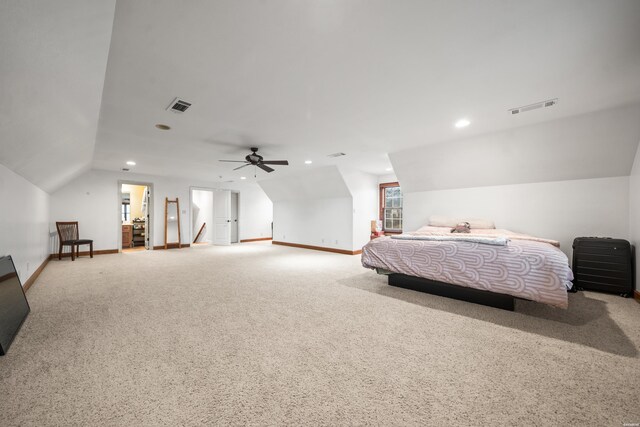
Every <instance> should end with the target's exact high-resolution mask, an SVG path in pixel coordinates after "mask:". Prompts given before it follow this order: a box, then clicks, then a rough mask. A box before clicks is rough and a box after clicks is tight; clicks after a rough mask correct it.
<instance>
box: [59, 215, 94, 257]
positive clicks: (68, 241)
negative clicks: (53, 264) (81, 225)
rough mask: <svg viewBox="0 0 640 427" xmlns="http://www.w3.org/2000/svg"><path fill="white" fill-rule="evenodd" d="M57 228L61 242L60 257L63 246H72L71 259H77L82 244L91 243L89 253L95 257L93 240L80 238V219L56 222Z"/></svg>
mask: <svg viewBox="0 0 640 427" xmlns="http://www.w3.org/2000/svg"><path fill="white" fill-rule="evenodd" d="M56 229H57V230H58V241H59V242H60V248H59V249H58V259H62V249H63V247H64V246H71V261H75V260H76V256H78V257H79V256H80V245H89V255H90V256H91V258H93V240H89V239H80V238H79V236H80V231H79V229H78V221H72V222H56Z"/></svg>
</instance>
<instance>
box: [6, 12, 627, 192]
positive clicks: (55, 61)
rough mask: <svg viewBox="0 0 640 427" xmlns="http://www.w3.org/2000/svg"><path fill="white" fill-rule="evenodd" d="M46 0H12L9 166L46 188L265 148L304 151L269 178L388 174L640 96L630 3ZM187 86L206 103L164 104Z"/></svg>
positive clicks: (182, 168)
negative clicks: (405, 158) (439, 152)
mask: <svg viewBox="0 0 640 427" xmlns="http://www.w3.org/2000/svg"><path fill="white" fill-rule="evenodd" d="M48 4H49V3H47V2H44V1H20V2H18V1H11V2H3V3H2V6H0V7H1V8H2V9H0V12H1V13H0V16H1V18H0V20H1V21H0V22H1V23H2V29H1V30H0V36H2V37H1V40H0V47H1V48H2V52H3V55H2V58H3V60H2V62H0V71H2V75H1V77H0V79H2V83H1V84H2V86H0V87H1V88H2V93H3V94H4V95H5V97H4V98H5V100H6V99H7V97H8V98H9V100H10V102H9V103H6V102H5V103H2V104H0V112H1V114H0V120H1V122H0V123H1V124H2V135H1V138H2V149H1V150H0V163H3V164H6V165H7V166H9V167H10V168H12V169H14V170H16V171H17V172H18V173H20V174H22V175H23V176H25V177H26V178H27V179H30V180H31V181H32V182H34V183H36V184H37V185H40V186H43V188H45V189H54V188H56V187H57V186H59V185H60V184H61V183H63V182H65V180H68V179H70V178H72V177H73V176H74V175H75V174H77V173H79V172H81V171H82V170H83V169H84V168H89V167H94V168H99V169H107V170H120V169H121V168H122V167H126V165H125V162H126V161H127V160H134V161H136V162H137V165H136V166H135V167H133V170H134V171H136V172H140V173H148V174H160V175H172V176H184V177H192V178H194V179H208V180H209V179H210V180H217V179H218V177H219V176H223V179H225V180H226V179H235V178H238V177H239V176H240V175H247V176H249V177H250V178H251V177H252V174H250V173H246V172H245V171H246V169H245V170H244V171H242V170H241V171H236V172H233V171H232V170H231V169H232V168H233V167H232V166H231V164H224V163H219V162H218V160H219V159H224V158H231V159H233V158H238V159H241V158H242V157H244V155H246V154H247V153H246V151H247V148H248V147H249V146H253V145H255V146H258V147H260V149H261V151H262V154H263V155H264V156H265V157H266V158H274V159H279V158H285V159H289V160H290V162H291V166H289V167H282V168H278V169H277V171H276V172H274V173H273V174H271V176H270V177H274V176H286V175H287V174H289V173H294V172H299V171H301V170H304V169H305V168H315V167H318V166H328V165H337V166H340V167H351V168H358V169H360V170H363V171H366V172H369V173H374V174H383V173H385V171H386V169H387V168H388V167H390V166H391V164H390V162H389V159H388V157H387V154H388V153H394V152H397V151H402V150H406V149H409V148H412V147H419V146H424V145H425V144H432V143H437V142H442V141H446V140H455V139H459V138H469V137H473V136H477V135H482V134H486V133H487V132H495V131H501V130H506V129H512V128H517V127H520V126H523V125H530V124H535V123H540V122H545V121H549V120H554V119H559V118H563V117H568V116H573V115H578V114H582V113H588V112H592V111H597V110H602V109H606V108H610V107H615V106H618V105H625V104H629V103H632V102H635V101H638V100H640V78H639V77H638V76H640V43H638V42H637V41H638V40H640V25H637V23H638V22H640V2H638V1H634V0H627V1H624V0H619V1H616V2H611V1H608V0H597V1H596V0H591V1H584V0H566V1H562V2H558V1H551V0H536V1H529V2H513V1H508V0H500V1H498V0H487V1H482V2H477V1H470V0H469V1H459V0H458V1H448V2H440V1H422V0H415V1H409V0H399V1H384V0H378V1H375V0H373V1H372V0H366V1H365V0H353V1H342V0H326V1H285V0H274V1H258V0H255V1H250V0H249V1H234V0H226V1H220V0H216V1H211V0H207V1H205V0H200V1H190V2H176V1H170V0H153V1H152V0H126V1H122V0H118V2H117V4H116V6H115V19H114V11H113V2H108V1H107V2H104V1H92V2H87V1H76V2H74V1H66V0H65V1H62V2H55V6H53V5H52V6H46V5H48ZM41 6H42V7H41ZM111 24H113V33H111ZM109 41H110V49H109ZM107 52H108V62H107ZM5 58H6V60H5ZM105 64H106V76H105V72H104V69H105ZM103 84H104V90H103V88H102V86H103ZM174 97H182V98H184V99H186V100H187V101H189V102H191V103H192V104H193V105H192V107H191V108H190V109H189V110H188V111H187V112H186V113H184V114H174V113H171V112H168V111H166V107H167V106H168V105H169V103H170V102H171V101H172V100H173V99H174ZM550 98H559V103H558V104H557V105H556V106H554V107H550V108H546V109H541V110H535V111H532V112H529V113H526V114H520V115H516V116H512V115H510V114H509V113H508V112H507V110H508V109H509V108H512V107H517V106H521V105H526V104H529V103H533V102H536V101H542V100H545V99H550ZM99 106H101V110H100V116H99V121H98V116H97V108H98V107H99ZM461 117H467V118H468V119H469V120H470V121H471V122H472V123H471V126H469V127H467V128H464V129H456V128H454V127H453V123H454V122H455V121H456V120H457V119H458V118H461ZM158 123H163V124H167V125H169V126H171V128H172V129H171V130H169V131H160V130H158V129H156V128H155V124H158ZM94 143H95V150H94ZM334 152H344V153H347V156H344V157H340V158H336V159H333V158H329V157H327V155H328V154H331V153H334ZM56 156H57V157H56ZM65 159H67V160H66V161H65ZM304 160H313V164H312V165H305V164H304ZM63 171H64V173H63ZM258 174H259V175H258V179H263V178H265V177H267V175H266V174H264V173H263V172H258Z"/></svg>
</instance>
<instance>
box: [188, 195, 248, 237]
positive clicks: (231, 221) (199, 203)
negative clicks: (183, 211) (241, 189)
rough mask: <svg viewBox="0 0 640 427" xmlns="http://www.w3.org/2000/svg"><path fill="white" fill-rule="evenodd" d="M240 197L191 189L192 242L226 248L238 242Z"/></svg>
mask: <svg viewBox="0 0 640 427" xmlns="http://www.w3.org/2000/svg"><path fill="white" fill-rule="evenodd" d="M239 199H240V194H239V193H238V192H233V191H231V190H221V189H216V190H214V189H208V188H193V187H192V188H191V243H192V244H193V245H211V244H213V245H221V246H226V245H230V244H231V243H238V241H239V229H240V218H239Z"/></svg>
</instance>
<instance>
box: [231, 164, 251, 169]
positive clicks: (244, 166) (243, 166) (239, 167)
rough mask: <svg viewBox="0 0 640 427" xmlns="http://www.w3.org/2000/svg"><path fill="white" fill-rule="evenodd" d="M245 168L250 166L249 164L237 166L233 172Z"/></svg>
mask: <svg viewBox="0 0 640 427" xmlns="http://www.w3.org/2000/svg"><path fill="white" fill-rule="evenodd" d="M247 166H251V163H247V164H246V165H242V166H238V167H237V168H235V169H234V171H237V170H238V169H242V168H246V167H247Z"/></svg>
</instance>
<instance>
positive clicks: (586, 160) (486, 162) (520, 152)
mask: <svg viewBox="0 0 640 427" xmlns="http://www.w3.org/2000/svg"><path fill="white" fill-rule="evenodd" d="M638 119H640V104H634V105H629V106H624V107H617V108H612V109H608V110H603V111H598V112H594V113H587V114H581V115H578V116H572V117H568V118H563V119H558V120H552V121H548V122H544V123H538V124H535V125H529V126H522V127H519V128H515V129H509V130H506V131H500V132H493V133H490V134H484V135H479V136H475V137H469V138H466V139H459V140H456V141H447V142H443V143H439V144H429V145H425V146H422V147H417V148H412V149H409V150H404V151H399V152H396V153H392V154H391V155H390V157H391V161H392V162H393V165H394V167H395V169H396V171H397V175H398V179H399V180H400V182H401V183H402V190H403V192H405V193H409V192H416V191H432V190H447V189H454V188H469V187H484V186H494V185H509V184H526V183H539V182H550V181H567V180H575V179H589V178H608V177H616V176H628V175H630V174H631V170H632V167H633V161H634V157H635V154H636V150H637V148H638V142H640V120H638Z"/></svg>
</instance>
